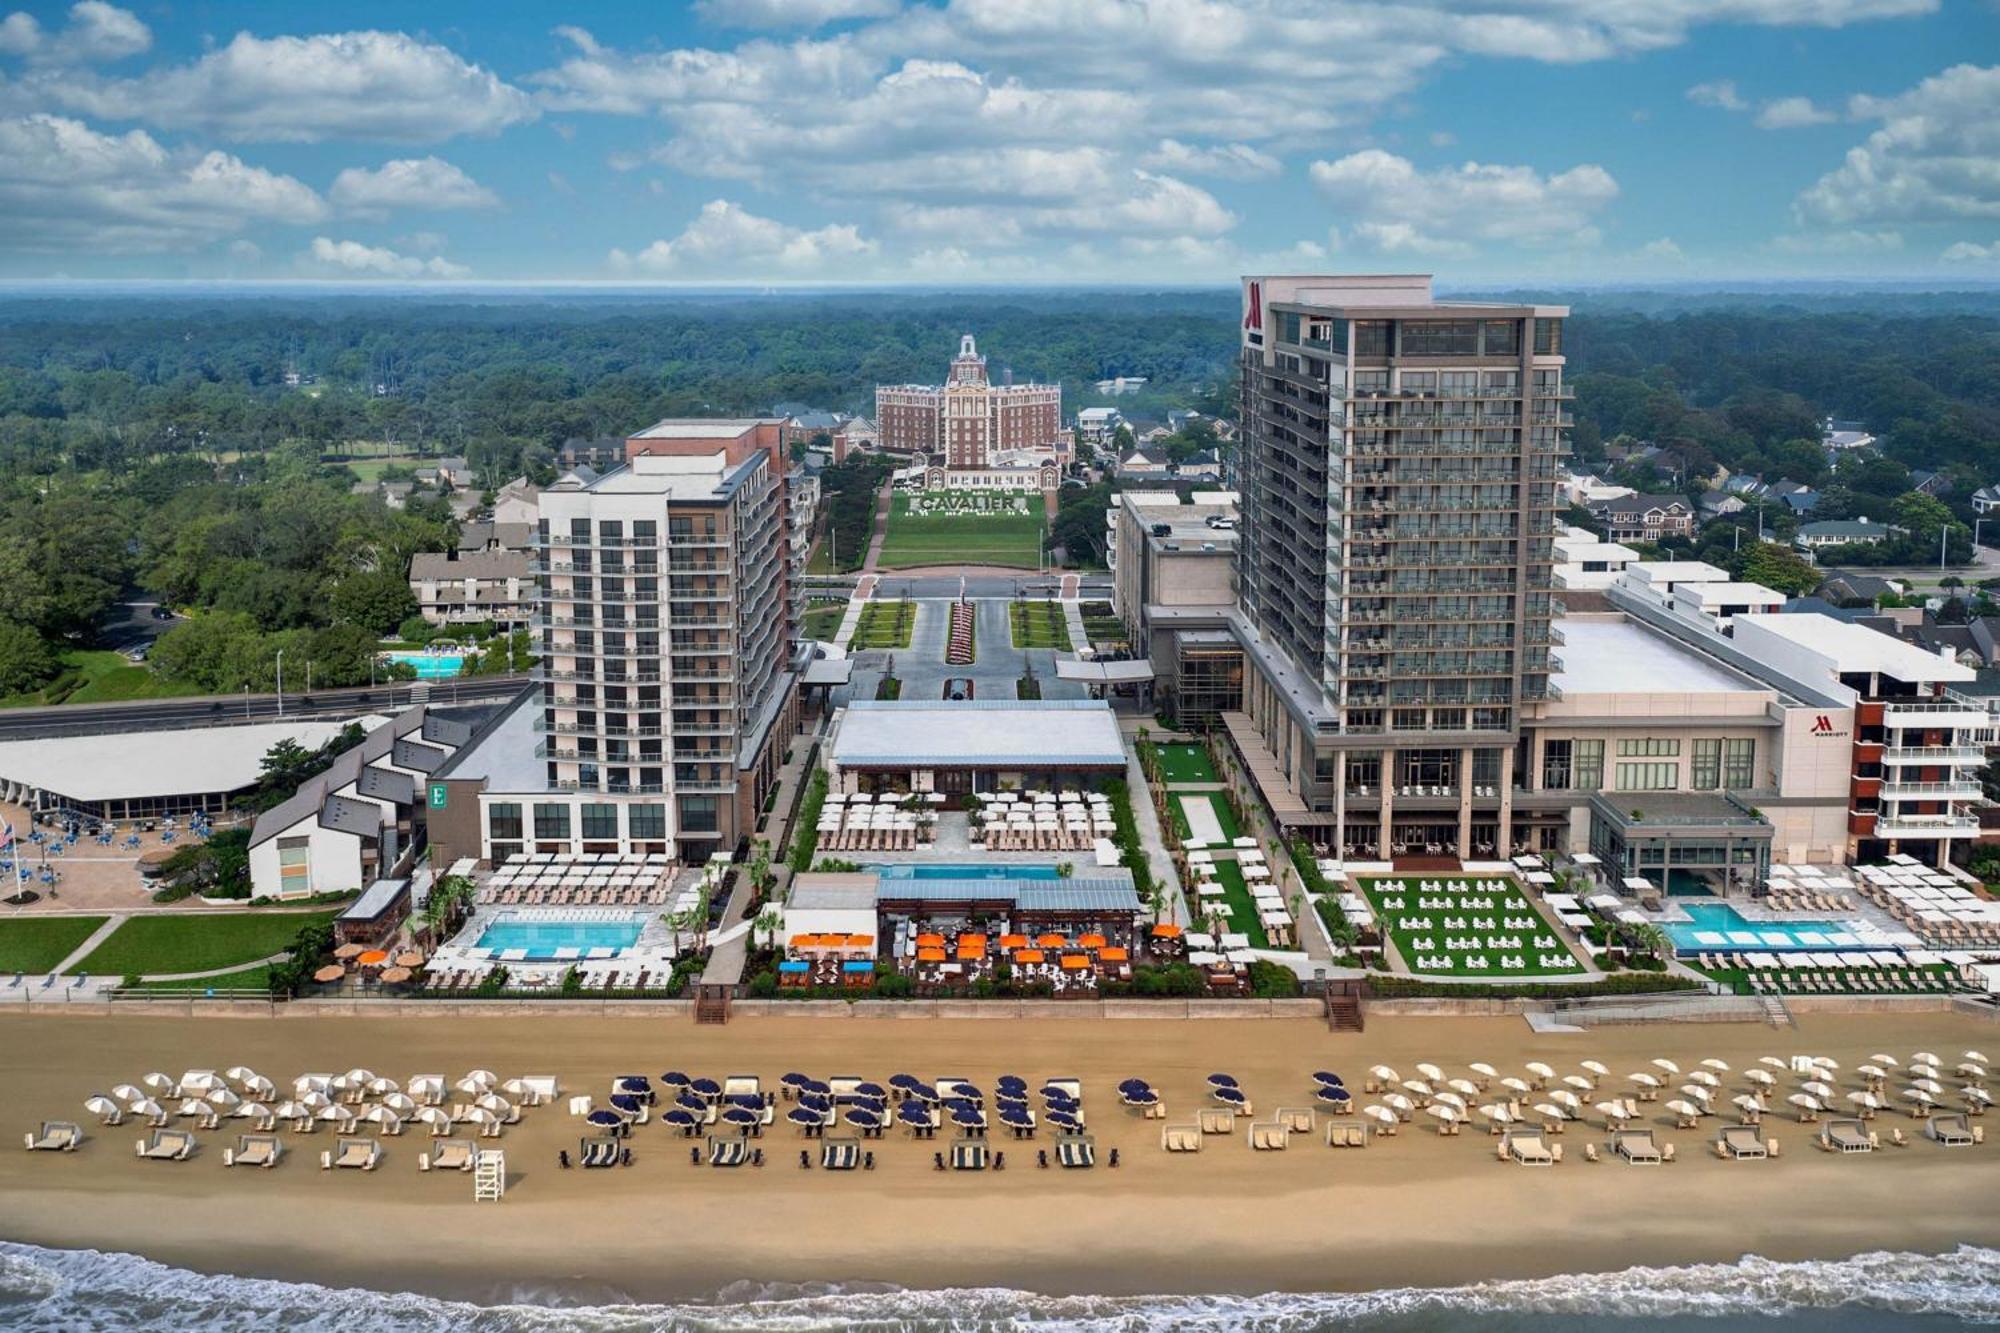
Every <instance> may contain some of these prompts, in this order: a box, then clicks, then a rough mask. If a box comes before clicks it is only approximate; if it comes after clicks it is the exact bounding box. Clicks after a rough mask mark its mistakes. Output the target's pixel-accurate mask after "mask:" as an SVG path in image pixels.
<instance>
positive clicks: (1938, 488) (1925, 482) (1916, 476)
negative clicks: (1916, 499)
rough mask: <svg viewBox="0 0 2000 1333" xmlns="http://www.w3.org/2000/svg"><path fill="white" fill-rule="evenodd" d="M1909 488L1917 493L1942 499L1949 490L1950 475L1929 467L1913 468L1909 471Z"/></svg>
mask: <svg viewBox="0 0 2000 1333" xmlns="http://www.w3.org/2000/svg"><path fill="white" fill-rule="evenodd" d="M1910 489H1911V490H1913V491H1915V492H1916V493H1917V494H1918V495H1928V496H1930V497H1932V498H1933V499H1942V498H1943V497H1944V496H1945V495H1946V494H1947V493H1948V492H1949V491H1950V490H1951V477H1950V476H1948V475H1947V474H1945V473H1943V472H1934V471H1932V470H1931V469H1929V468H1921V467H1920V468H1914V469H1912V470H1911V472H1910Z"/></svg>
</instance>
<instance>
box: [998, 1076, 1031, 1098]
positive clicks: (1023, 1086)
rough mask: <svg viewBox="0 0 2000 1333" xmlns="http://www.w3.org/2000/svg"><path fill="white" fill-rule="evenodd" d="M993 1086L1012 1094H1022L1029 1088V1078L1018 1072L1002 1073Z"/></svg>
mask: <svg viewBox="0 0 2000 1333" xmlns="http://www.w3.org/2000/svg"><path fill="white" fill-rule="evenodd" d="M993 1086H994V1087H996V1088H998V1089H999V1090H1000V1091H1002V1092H1004V1093H1007V1094H1009V1095H1010V1096H1016V1097H1018V1096H1020V1095H1021V1094H1022V1093H1024V1092H1026V1091H1027V1090H1028V1080H1026V1079H1024V1078H1022V1077H1021V1076H1020V1075H1018V1074H1002V1075H1001V1076H1000V1077H999V1078H997V1079H995V1080H994V1083H993Z"/></svg>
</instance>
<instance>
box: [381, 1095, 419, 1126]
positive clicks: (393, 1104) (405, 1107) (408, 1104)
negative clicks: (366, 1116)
mask: <svg viewBox="0 0 2000 1333" xmlns="http://www.w3.org/2000/svg"><path fill="white" fill-rule="evenodd" d="M382 1105H384V1106H386V1107H388V1108H389V1109H390V1110H391V1111H394V1112H395V1113H396V1114H397V1115H399V1116H402V1117H403V1118H404V1119H405V1120H407V1119H409V1118H410V1116H411V1115H412V1114H414V1113H415V1111H416V1109H417V1104H416V1102H415V1101H413V1100H412V1099H411V1098H409V1097H408V1096H406V1095H405V1094H403V1093H400V1092H392V1093H390V1094H389V1095H388V1096H386V1097H384V1098H383V1099H382Z"/></svg>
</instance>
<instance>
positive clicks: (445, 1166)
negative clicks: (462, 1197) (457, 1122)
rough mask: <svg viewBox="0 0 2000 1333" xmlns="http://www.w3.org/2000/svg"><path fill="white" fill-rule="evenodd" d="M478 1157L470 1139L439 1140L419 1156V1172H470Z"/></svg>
mask: <svg viewBox="0 0 2000 1333" xmlns="http://www.w3.org/2000/svg"><path fill="white" fill-rule="evenodd" d="M609 1141H610V1140H608V1139H607V1140H605V1142H609ZM478 1157H479V1152H478V1150H477V1149H476V1148H474V1147H473V1146H472V1140H470V1139H438V1140H436V1141H435V1142H433V1143H432V1144H431V1150H430V1151H429V1152H427V1153H419V1154H418V1155H417V1170H419V1171H470V1170H471V1169H472V1164H473V1162H474V1161H475V1160H477V1159H478Z"/></svg>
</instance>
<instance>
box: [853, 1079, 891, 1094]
mask: <svg viewBox="0 0 2000 1333" xmlns="http://www.w3.org/2000/svg"><path fill="white" fill-rule="evenodd" d="M854 1090H855V1091H856V1092H858V1093H860V1094H861V1095H862V1096H863V1097H876V1098H881V1097H887V1096H888V1095H889V1090H888V1089H887V1088H885V1087H883V1086H882V1085H881V1084H880V1083H857V1084H855V1085H854Z"/></svg>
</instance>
